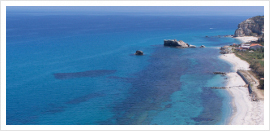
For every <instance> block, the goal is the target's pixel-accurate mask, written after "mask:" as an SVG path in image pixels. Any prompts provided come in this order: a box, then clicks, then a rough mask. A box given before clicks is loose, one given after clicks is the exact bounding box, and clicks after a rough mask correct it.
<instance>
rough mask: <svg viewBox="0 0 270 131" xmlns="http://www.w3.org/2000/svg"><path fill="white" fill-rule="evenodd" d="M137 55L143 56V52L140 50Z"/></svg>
mask: <svg viewBox="0 0 270 131" xmlns="http://www.w3.org/2000/svg"><path fill="white" fill-rule="evenodd" d="M135 55H143V52H142V51H140V50H137V51H136V53H135Z"/></svg>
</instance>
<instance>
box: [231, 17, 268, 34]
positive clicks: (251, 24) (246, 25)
mask: <svg viewBox="0 0 270 131" xmlns="http://www.w3.org/2000/svg"><path fill="white" fill-rule="evenodd" d="M263 34H264V16H255V17H252V18H249V19H247V20H245V21H243V22H241V23H240V24H238V29H237V30H236V31H235V33H234V36H235V37H239V36H240V37H242V36H261V35H263Z"/></svg>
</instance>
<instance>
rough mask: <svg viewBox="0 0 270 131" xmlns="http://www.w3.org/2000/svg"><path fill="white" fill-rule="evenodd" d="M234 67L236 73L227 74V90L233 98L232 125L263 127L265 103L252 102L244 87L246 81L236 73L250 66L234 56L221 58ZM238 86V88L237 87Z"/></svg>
mask: <svg viewBox="0 0 270 131" xmlns="http://www.w3.org/2000/svg"><path fill="white" fill-rule="evenodd" d="M220 58H221V59H223V60H226V61H228V62H230V63H231V64H233V65H234V70H235V72H232V73H227V76H228V83H227V87H231V88H227V90H228V91H229V93H230V94H231V95H232V97H233V101H232V103H233V105H234V110H233V116H232V118H231V121H230V122H229V124H230V125H263V124H264V101H262V100H260V101H251V97H250V96H249V92H248V88H247V87H244V85H245V82H244V80H243V79H242V78H241V77H240V76H239V75H238V74H237V73H236V71H237V69H249V64H248V63H247V62H245V61H243V60H241V59H239V58H238V57H236V56H235V55H234V54H225V55H221V56H220ZM236 86H237V87H236Z"/></svg>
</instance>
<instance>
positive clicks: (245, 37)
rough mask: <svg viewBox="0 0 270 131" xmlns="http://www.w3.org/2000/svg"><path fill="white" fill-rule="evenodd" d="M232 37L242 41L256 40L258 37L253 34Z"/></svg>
mask: <svg viewBox="0 0 270 131" xmlns="http://www.w3.org/2000/svg"><path fill="white" fill-rule="evenodd" d="M234 38H235V39H238V40H240V41H242V42H243V43H246V42H250V41H256V40H258V37H255V36H244V37H234Z"/></svg>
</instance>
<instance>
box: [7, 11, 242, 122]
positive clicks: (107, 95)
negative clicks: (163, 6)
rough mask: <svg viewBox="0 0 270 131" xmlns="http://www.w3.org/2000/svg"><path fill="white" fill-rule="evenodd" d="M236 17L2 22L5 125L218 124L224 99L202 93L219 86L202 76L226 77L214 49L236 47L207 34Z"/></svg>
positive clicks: (19, 18)
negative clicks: (168, 43) (171, 42)
mask: <svg viewBox="0 0 270 131" xmlns="http://www.w3.org/2000/svg"><path fill="white" fill-rule="evenodd" d="M245 18H246V17H239V16H238V17H235V16H234V17H228V16H223V17H194V16H193V17H191V16H179V17H175V16H114V15H108V16H91V15H78V16H74V15H73V16H69V15H63V16H61V15H60V16H59V15H58V16H53V15H43V16H38V15H35V16H33V15H29V14H7V49H6V50H7V66H6V67H7V86H6V92H7V98H6V100H7V104H6V105H7V119H6V121H7V124H8V125H17V124H19V125H21V124H23V125H29V124H31V125H32V124H34V125H35V124H37V125H59V124H60V125H70V124H75V125H104V124H105V125H110V124H113V125H123V124H124V125H126V124H135V125H138V124H139V125H144V124H146V125H149V124H153V125H154V124H158V125H196V124H201V125H208V124H211V125H212V124H226V121H227V119H228V117H229V116H230V115H231V113H230V112H231V108H230V105H229V104H228V103H229V101H230V96H229V94H228V93H227V92H226V91H224V90H213V89H211V88H210V87H211V86H223V85H224V84H225V83H224V77H222V76H219V75H214V74H212V72H213V71H224V72H228V71H231V69H230V65H229V64H227V63H226V62H224V61H222V60H219V59H218V55H219V50H218V49H216V47H219V46H222V45H226V44H232V43H237V42H238V41H236V40H234V39H232V38H224V37H220V38H219V37H216V36H217V35H228V34H233V33H234V30H235V28H237V24H238V23H239V22H241V21H242V20H243V19H245ZM164 19H167V20H168V21H164ZM169 20H170V21H169ZM225 20H226V21H225ZM210 28H213V29H210ZM206 35H207V36H210V37H208V38H207V37H205V36H206ZM164 39H178V40H180V39H181V40H183V41H185V42H187V43H189V44H192V45H196V46H200V45H205V46H206V48H187V49H177V48H169V47H163V40H164ZM136 50H142V51H144V53H145V55H143V56H135V55H132V54H134V53H135V51H136ZM99 71H101V72H99ZM103 71H109V72H103ZM83 72H84V73H83ZM55 73H68V76H70V77H68V78H69V79H57V78H56V77H55V75H54V74H55ZM70 73H71V74H70ZM93 73H94V74H93ZM62 75H63V74H62ZM64 76H67V74H64ZM85 76H86V77H85Z"/></svg>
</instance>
